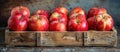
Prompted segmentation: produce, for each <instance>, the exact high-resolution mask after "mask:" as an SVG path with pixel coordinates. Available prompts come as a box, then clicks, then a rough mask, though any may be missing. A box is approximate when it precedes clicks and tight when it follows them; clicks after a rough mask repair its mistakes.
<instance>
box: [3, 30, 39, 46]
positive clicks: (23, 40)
mask: <svg viewBox="0 0 120 52" xmlns="http://www.w3.org/2000/svg"><path fill="white" fill-rule="evenodd" d="M36 37H37V35H36V33H35V32H27V31H9V30H6V32H5V42H6V44H7V47H11V46H36V41H37V40H36V39H37V38H36Z"/></svg>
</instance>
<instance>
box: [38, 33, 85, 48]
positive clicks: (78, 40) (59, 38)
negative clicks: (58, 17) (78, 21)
mask: <svg viewBox="0 0 120 52" xmlns="http://www.w3.org/2000/svg"><path fill="white" fill-rule="evenodd" d="M83 34H84V33H83V32H51V31H50V32H38V34H37V46H83Z"/></svg>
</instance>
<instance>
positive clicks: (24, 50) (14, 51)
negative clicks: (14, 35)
mask: <svg viewBox="0 0 120 52" xmlns="http://www.w3.org/2000/svg"><path fill="white" fill-rule="evenodd" d="M0 52H120V49H119V48H106V47H100V48H99V47H87V48H86V47H84V48H82V47H50V48H48V47H46V48H45V47H43V48H41V47H31V48H28V47H15V48H2V49H1V50H0Z"/></svg>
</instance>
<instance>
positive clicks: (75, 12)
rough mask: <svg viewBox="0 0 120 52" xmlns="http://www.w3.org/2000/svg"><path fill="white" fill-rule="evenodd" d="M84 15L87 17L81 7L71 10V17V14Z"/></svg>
mask: <svg viewBox="0 0 120 52" xmlns="http://www.w3.org/2000/svg"><path fill="white" fill-rule="evenodd" d="M80 14H81V15H83V16H84V17H85V18H86V13H85V11H84V10H83V8H81V7H75V8H74V9H73V10H72V11H71V12H70V17H71V16H78V15H80Z"/></svg>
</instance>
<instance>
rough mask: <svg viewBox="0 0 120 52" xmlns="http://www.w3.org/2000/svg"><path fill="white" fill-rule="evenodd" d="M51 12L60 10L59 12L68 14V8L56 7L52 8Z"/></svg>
mask: <svg viewBox="0 0 120 52" xmlns="http://www.w3.org/2000/svg"><path fill="white" fill-rule="evenodd" d="M53 12H61V13H64V14H66V15H67V14H68V9H67V8H65V7H56V8H54V9H53V10H52V13H53Z"/></svg>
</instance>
